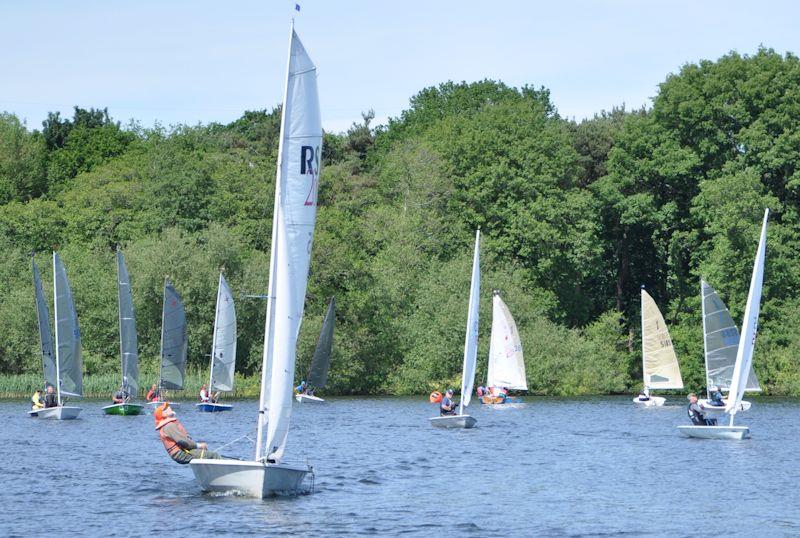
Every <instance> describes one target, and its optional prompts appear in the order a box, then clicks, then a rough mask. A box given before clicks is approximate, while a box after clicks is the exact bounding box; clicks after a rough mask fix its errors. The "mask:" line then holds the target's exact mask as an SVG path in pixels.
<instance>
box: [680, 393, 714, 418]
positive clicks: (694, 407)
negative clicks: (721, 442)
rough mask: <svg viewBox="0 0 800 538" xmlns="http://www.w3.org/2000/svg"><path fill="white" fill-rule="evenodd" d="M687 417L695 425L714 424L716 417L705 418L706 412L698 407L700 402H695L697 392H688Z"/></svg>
mask: <svg viewBox="0 0 800 538" xmlns="http://www.w3.org/2000/svg"><path fill="white" fill-rule="evenodd" d="M688 398H689V408H688V410H687V411H688V413H689V419H690V420H691V421H692V424H694V425H695V426H716V424H717V419H715V418H706V414H705V413H704V412H703V409H702V408H701V407H700V404H698V403H697V394H695V393H694V392H693V393H691V394H689V396H688Z"/></svg>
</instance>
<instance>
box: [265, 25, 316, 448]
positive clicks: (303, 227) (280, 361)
mask: <svg viewBox="0 0 800 538" xmlns="http://www.w3.org/2000/svg"><path fill="white" fill-rule="evenodd" d="M321 152H322V122H321V119H320V111H319V95H318V93H317V72H316V67H315V66H314V63H313V62H312V61H311V59H310V58H309V56H308V54H307V53H306V50H305V48H304V47H303V44H302V43H301V42H300V38H298V37H297V34H296V33H295V31H294V27H292V30H291V35H290V45H289V59H288V65H287V72H286V93H285V95H284V101H283V109H282V113H281V136H280V141H279V150H278V170H277V175H276V180H275V210H274V214H273V221H272V229H273V233H272V247H271V251H272V252H271V254H270V277H269V300H268V305H267V321H266V327H265V336H264V343H265V345H264V358H263V366H262V390H261V400H260V403H259V422H258V439H257V443H256V459H257V460H258V459H260V458H261V452H262V444H261V438H262V430H263V426H264V421H265V417H266V421H267V436H266V451H265V452H266V455H267V458H268V459H269V460H272V461H279V460H280V459H281V458H282V457H283V453H284V449H285V447H286V435H287V433H288V431H289V418H290V416H291V411H292V385H293V382H294V371H295V352H296V345H297V334H298V332H299V329H300V322H301V321H302V319H303V306H304V303H305V294H306V284H307V282H308V268H309V261H310V258H311V243H312V239H313V236H314V224H315V221H316V214H317V185H318V181H319V172H320V157H321ZM267 384H268V386H267Z"/></svg>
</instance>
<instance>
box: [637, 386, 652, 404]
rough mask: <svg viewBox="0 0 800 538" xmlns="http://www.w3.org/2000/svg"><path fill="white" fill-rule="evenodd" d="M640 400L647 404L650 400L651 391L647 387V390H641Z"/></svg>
mask: <svg viewBox="0 0 800 538" xmlns="http://www.w3.org/2000/svg"><path fill="white" fill-rule="evenodd" d="M638 400H639V401H640V402H646V401H648V400H650V389H648V388H647V387H645V388H643V389H642V390H640V391H639V398H638Z"/></svg>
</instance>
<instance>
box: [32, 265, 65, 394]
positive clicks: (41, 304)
mask: <svg viewBox="0 0 800 538" xmlns="http://www.w3.org/2000/svg"><path fill="white" fill-rule="evenodd" d="M31 264H32V265H33V288H34V290H35V291H36V320H37V322H38V323H39V346H40V349H41V351H42V367H43V368H44V382H45V384H46V385H52V386H53V387H54V388H55V387H56V386H57V385H58V373H57V372H56V356H55V352H54V351H53V333H52V332H51V331H50V311H49V309H48V308H47V301H46V300H45V298H44V290H43V289H42V275H41V274H40V273H39V267H37V265H36V261H35V260H33V259H31Z"/></svg>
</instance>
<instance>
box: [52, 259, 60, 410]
mask: <svg viewBox="0 0 800 538" xmlns="http://www.w3.org/2000/svg"><path fill="white" fill-rule="evenodd" d="M57 256H58V254H56V253H55V252H53V320H54V321H55V323H54V325H55V330H56V345H55V348H56V350H55V351H56V397H57V398H58V405H59V407H60V406H61V366H60V364H59V352H58V348H59V345H58V275H57V274H56V270H57V269H56V258H57Z"/></svg>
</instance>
